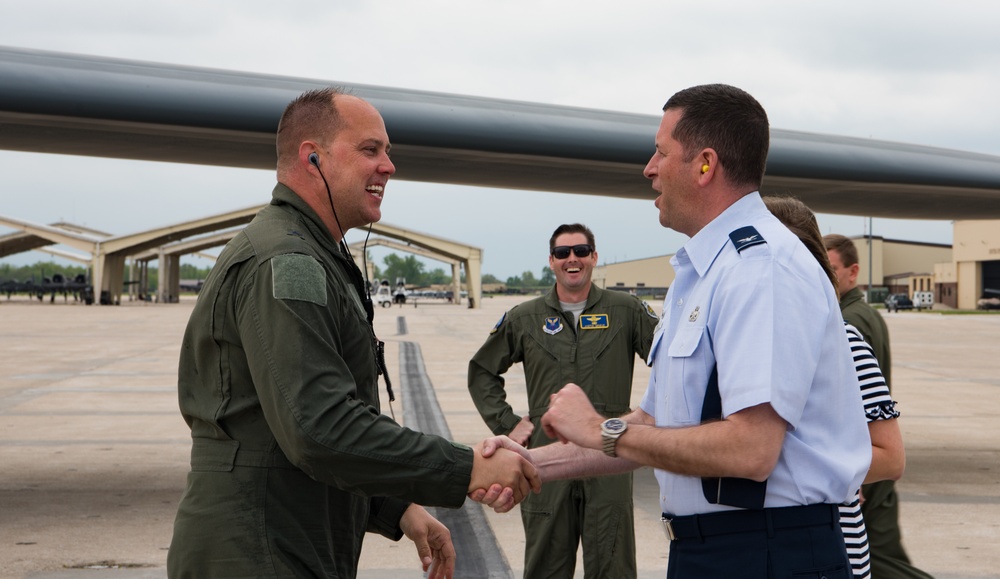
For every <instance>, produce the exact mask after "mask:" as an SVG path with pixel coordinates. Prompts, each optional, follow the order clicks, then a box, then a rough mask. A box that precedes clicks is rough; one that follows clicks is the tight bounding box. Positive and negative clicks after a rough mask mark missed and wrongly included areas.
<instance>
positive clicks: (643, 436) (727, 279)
mask: <svg viewBox="0 0 1000 579" xmlns="http://www.w3.org/2000/svg"><path fill="white" fill-rule="evenodd" d="M663 110H664V114H663V119H662V122H661V124H660V127H659V130H658V131H657V133H656V141H655V145H656V152H655V153H654V154H653V157H652V159H650V161H649V163H648V164H647V165H646V169H645V171H644V174H645V176H646V177H647V178H649V179H650V180H651V181H652V185H653V189H655V190H656V191H658V192H659V197H658V198H657V199H656V207H657V208H658V209H659V218H660V223H661V224H662V225H663V226H664V227H669V228H671V229H674V230H676V231H679V232H681V233H684V234H686V235H689V236H691V239H690V240H689V241H688V242H687V243H686V244H685V246H684V247H683V248H682V249H681V250H680V251H679V252H678V253H677V255H676V256H675V257H674V259H673V260H671V262H672V265H673V267H674V269H675V271H676V279H675V281H674V284H673V285H672V286H671V287H670V290H669V292H668V293H667V297H666V300H665V303H664V308H663V315H662V316H661V318H662V321H661V323H660V326H659V327H658V329H657V331H656V334H655V335H654V338H653V345H652V348H651V354H650V357H651V360H652V363H653V370H652V374H651V376H650V383H649V387H648V389H647V391H646V395H645V397H644V399H643V402H642V404H641V406H640V408H638V409H636V410H634V411H632V412H631V413H630V414H628V415H626V416H625V417H623V419H610V420H605V419H604V418H603V417H602V416H600V415H599V414H598V413H597V412H595V411H594V409H593V407H592V405H591V404H590V401H589V400H588V399H587V396H586V395H585V394H584V392H583V391H582V390H581V389H580V388H579V387H577V386H576V385H575V384H568V385H567V386H565V387H564V388H563V389H562V390H560V391H559V392H558V393H556V394H554V395H553V396H552V399H551V402H550V406H549V410H548V412H547V413H546V414H545V416H544V417H543V418H542V425H543V427H544V428H545V430H546V432H547V433H548V434H549V435H550V436H553V437H557V438H559V439H560V440H562V441H563V442H572V443H573V444H571V445H550V446H546V447H542V448H539V449H534V450H531V451H530V454H531V456H532V457H533V460H534V461H535V463H536V465H537V466H538V467H539V473H540V474H541V476H542V480H543V482H544V481H548V480H555V479H562V478H568V477H579V476H583V475H586V474H591V475H593V474H610V473H614V472H622V471H627V470H630V469H634V468H637V467H638V466H640V465H649V466H653V467H655V469H656V478H657V480H658V481H659V486H660V503H661V507H662V510H663V513H664V520H665V527H666V529H667V533H668V537H669V539H670V541H671V543H670V560H669V566H668V573H667V577H668V579H671V578H677V577H698V578H705V577H709V578H711V577H720V578H721V577H761V578H764V577H768V578H770V577H793V576H794V577H799V576H802V577H820V576H825V577H831V578H832V577H848V576H849V575H850V574H851V568H850V564H849V563H848V560H847V553H846V550H845V548H844V539H843V535H842V534H841V531H840V526H839V524H838V513H837V506H836V505H837V504H838V503H841V502H844V501H845V500H847V499H848V498H849V497H850V496H852V495H853V494H854V493H855V492H856V491H857V489H858V487H859V486H860V484H861V481H862V479H863V478H864V475H865V472H866V471H867V470H868V466H869V463H870V461H871V448H870V441H869V438H868V431H867V427H866V425H865V421H864V413H863V412H862V402H861V398H860V396H859V395H858V386H857V378H856V376H855V372H854V368H853V365H852V360H851V357H850V352H849V349H848V346H847V341H846V340H845V339H844V328H843V322H842V320H841V316H840V308H839V307H838V305H837V297H836V296H835V295H834V293H833V288H832V286H831V285H830V282H829V279H828V278H827V277H826V275H825V273H824V272H823V270H822V269H821V268H820V266H819V264H818V263H817V262H816V260H815V258H813V257H812V255H811V254H810V253H809V252H808V251H807V250H806V248H805V246H804V245H802V243H801V242H800V241H799V240H798V238H796V237H795V236H794V235H793V234H792V233H791V232H789V231H788V229H786V228H785V227H784V226H783V225H782V224H781V223H780V222H778V221H777V219H775V218H774V217H773V216H772V215H771V214H770V212H769V211H768V210H767V208H766V207H765V206H764V204H763V203H762V202H761V199H760V195H759V194H758V192H757V189H758V188H759V187H760V183H761V180H762V178H763V175H764V167H765V163H766V159H767V150H768V143H769V127H768V121H767V115H766V113H765V112H764V109H763V108H762V107H761V106H760V104H759V103H758V102H757V101H756V100H755V99H754V98H753V97H752V96H750V95H749V94H747V93H746V92H744V91H742V90H740V89H737V88H735V87H731V86H726V85H705V86H697V87H693V88H689V89H686V90H683V91H681V92H679V93H677V94H676V95H674V96H673V97H671V99H670V100H669V101H667V104H666V105H665V106H664V109H663ZM498 444H499V443H498ZM488 450H489V449H488V448H487V449H486V451H485V452H488ZM605 455H607V456H605ZM801 573H806V574H805V575H799V574H801Z"/></svg>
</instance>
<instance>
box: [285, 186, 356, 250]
mask: <svg viewBox="0 0 1000 579" xmlns="http://www.w3.org/2000/svg"><path fill="white" fill-rule="evenodd" d="M271 205H275V206H278V207H280V206H282V205H290V206H291V207H292V209H294V210H295V211H297V212H298V213H300V214H301V215H302V217H303V221H304V222H305V224H306V226H307V227H308V228H309V233H310V235H311V236H312V238H313V239H315V240H316V241H317V243H319V244H320V245H322V246H323V248H324V249H325V250H327V251H328V252H329V253H330V254H332V255H335V256H337V257H338V258H342V259H347V256H345V255H344V254H343V252H342V251H341V250H340V244H338V243H337V242H336V241H335V240H334V239H333V237H332V236H331V235H330V231H329V230H328V229H327V228H326V226H325V225H324V224H323V221H322V220H321V219H320V218H319V215H317V214H316V212H315V211H313V208H312V207H310V206H309V204H308V203H306V202H305V200H303V199H302V198H301V197H299V195H298V193H296V192H295V191H293V190H292V189H291V188H289V187H288V186H287V185H285V184H284V183H280V182H279V183H278V184H276V185H275V186H274V190H273V191H271Z"/></svg>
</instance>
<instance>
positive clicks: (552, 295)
mask: <svg viewBox="0 0 1000 579" xmlns="http://www.w3.org/2000/svg"><path fill="white" fill-rule="evenodd" d="M605 291H606V290H602V289H601V288H599V287H597V286H596V285H594V282H590V293H588V294H587V305H586V306H585V307H584V308H583V309H584V311H586V310H589V309H590V308H591V307H593V306H594V304H596V303H597V302H599V301H600V300H601V296H602V295H604V292H605ZM545 305H547V306H549V307H550V308H552V309H554V310H556V311H557V312H561V311H562V307H561V306H560V305H559V294H558V292H556V286H552V289H551V290H549V293H547V294H545Z"/></svg>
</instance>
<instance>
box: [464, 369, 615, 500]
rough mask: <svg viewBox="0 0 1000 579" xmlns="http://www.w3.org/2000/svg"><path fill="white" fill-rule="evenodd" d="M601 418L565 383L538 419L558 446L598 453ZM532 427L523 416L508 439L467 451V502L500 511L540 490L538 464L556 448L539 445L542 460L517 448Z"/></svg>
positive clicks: (581, 394)
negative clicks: (470, 453)
mask: <svg viewBox="0 0 1000 579" xmlns="http://www.w3.org/2000/svg"><path fill="white" fill-rule="evenodd" d="M603 420H604V419H603V417H601V415H599V414H598V413H597V411H596V410H594V407H593V406H592V405H591V403H590V400H588V399H587V395H586V394H584V392H583V390H581V389H580V387H579V386H577V385H575V384H567V385H566V386H565V387H564V388H563V389H562V390H560V391H559V392H557V393H555V394H553V395H552V396H551V400H550V405H549V410H548V412H546V413H545V416H543V417H542V426H543V428H544V429H545V432H546V434H547V435H548V436H550V437H552V438H556V439H558V440H559V441H561V442H563V443H564V444H565V443H569V442H572V443H575V444H576V445H578V446H579V447H584V448H591V449H599V448H601V438H600V436H601V435H600V423H601V422H602V421H603ZM533 428H534V427H533V425H532V423H531V421H529V420H528V419H527V418H524V419H522V421H521V423H520V424H518V425H517V426H516V427H515V428H514V430H512V431H511V433H510V437H508V436H494V437H492V438H487V439H485V440H483V441H482V442H480V443H479V444H477V445H476V446H475V447H474V448H473V454H474V459H473V464H472V481H471V482H470V483H469V498H470V499H472V500H474V501H476V502H478V503H482V504H484V505H486V506H488V507H490V508H492V509H493V510H494V511H496V512H498V513H505V512H507V511H509V510H511V509H512V508H514V506H515V505H517V504H518V503H520V502H521V501H523V500H524V499H525V498H526V497H527V496H528V493H529V492H532V491H534V492H536V493H537V492H539V491H541V488H542V482H543V480H542V478H543V477H542V475H541V471H542V470H543V469H542V467H543V464H541V463H547V462H551V461H552V459H553V458H558V455H556V454H554V453H553V452H551V451H553V450H556V449H552V448H549V447H544V448H545V449H546V451H549V452H546V453H545V454H546V458H545V459H541V460H539V456H537V455H536V452H537V451H539V450H541V449H535V450H533V451H529V450H527V449H526V448H524V446H523V444H526V443H527V441H528V439H529V437H530V435H531V431H532V429H533ZM561 450H567V451H568V450H570V449H568V448H564V449H561ZM556 452H560V450H556ZM562 454H563V456H562V457H561V460H562V462H566V459H567V458H568V457H569V455H568V454H567V453H562ZM598 454H600V453H598ZM552 474H554V473H552ZM554 478H563V477H562V476H556V477H554Z"/></svg>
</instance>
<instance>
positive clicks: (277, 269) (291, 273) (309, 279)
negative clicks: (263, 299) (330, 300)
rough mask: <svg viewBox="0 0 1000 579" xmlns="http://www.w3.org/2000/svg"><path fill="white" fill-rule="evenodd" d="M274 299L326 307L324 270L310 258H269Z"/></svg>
mask: <svg viewBox="0 0 1000 579" xmlns="http://www.w3.org/2000/svg"><path fill="white" fill-rule="evenodd" d="M271 278H272V280H273V281H272V291H273V292H274V298H275V299H278V300H299V301H303V302H312V303H314V304H316V305H319V306H325V305H326V270H324V269H323V266H322V265H320V263H319V262H318V261H316V260H315V259H314V258H313V257H312V256H309V255H303V254H301V253H287V254H285V255H276V256H274V257H272V258H271Z"/></svg>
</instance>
